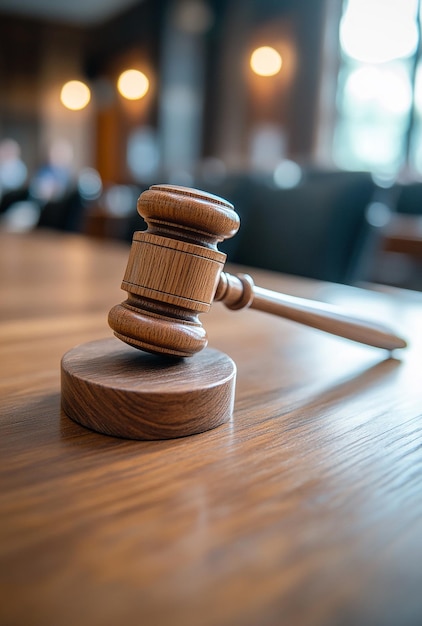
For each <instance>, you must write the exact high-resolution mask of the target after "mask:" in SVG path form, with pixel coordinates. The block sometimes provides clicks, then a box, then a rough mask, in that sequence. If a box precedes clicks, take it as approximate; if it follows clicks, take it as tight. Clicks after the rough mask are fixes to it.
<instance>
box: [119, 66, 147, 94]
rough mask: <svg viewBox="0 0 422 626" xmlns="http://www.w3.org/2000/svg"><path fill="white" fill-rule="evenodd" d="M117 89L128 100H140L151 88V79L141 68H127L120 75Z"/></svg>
mask: <svg viewBox="0 0 422 626" xmlns="http://www.w3.org/2000/svg"><path fill="white" fill-rule="evenodd" d="M117 89H118V90H119V92H120V93H121V95H122V96H123V97H124V98H127V99H128V100H140V98H143V97H144V96H145V94H146V93H147V91H148V89H149V80H148V78H147V77H146V76H145V74H144V73H143V72H140V71H139V70H126V71H125V72H122V74H120V76H119V80H118V81H117Z"/></svg>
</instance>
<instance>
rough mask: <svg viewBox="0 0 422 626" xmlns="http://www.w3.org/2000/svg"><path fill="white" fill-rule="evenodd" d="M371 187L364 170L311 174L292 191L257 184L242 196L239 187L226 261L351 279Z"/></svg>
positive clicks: (364, 236)
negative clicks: (237, 225) (235, 230)
mask: <svg viewBox="0 0 422 626" xmlns="http://www.w3.org/2000/svg"><path fill="white" fill-rule="evenodd" d="M374 191H375V184H374V182H373V179H372V177H371V175H370V174H369V173H366V172H350V173H349V175H347V173H344V172H342V173H341V175H338V176H336V175H335V174H333V176H327V175H326V174H324V176H321V177H318V176H314V177H312V179H311V180H306V179H305V180H304V181H303V182H302V183H300V184H299V185H297V186H296V187H294V188H292V189H275V188H270V187H269V186H268V185H263V184H259V183H255V184H253V185H249V187H248V189H247V190H246V191H245V193H244V194H241V193H240V190H238V191H237V196H238V198H239V203H240V204H239V205H236V207H235V208H236V209H237V210H238V211H239V213H240V215H241V218H243V219H242V223H241V229H240V232H239V234H238V235H237V236H236V237H237V243H236V246H235V247H234V248H233V250H232V251H229V259H228V260H229V261H232V262H234V263H239V264H242V265H249V266H252V267H258V268H264V269H269V270H274V271H278V272H285V273H288V274H295V275H300V276H306V277H310V278H316V279H321V280H327V281H332V282H340V283H353V282H354V281H355V280H357V279H358V278H359V277H360V276H359V271H360V270H361V263H360V262H361V260H362V258H363V256H362V255H363V253H364V249H365V244H366V243H367V242H368V239H369V235H370V232H371V227H370V225H369V223H368V222H367V220H366V217H365V214H366V209H367V206H368V204H369V203H370V202H371V199H372V197H373V194H374ZM235 195H236V194H235V193H233V194H232V198H233V199H234V198H235ZM242 195H243V197H241V196H242ZM228 199H229V200H230V199H231V198H230V196H229V198H228ZM242 203H244V204H242ZM230 252H231V253H230Z"/></svg>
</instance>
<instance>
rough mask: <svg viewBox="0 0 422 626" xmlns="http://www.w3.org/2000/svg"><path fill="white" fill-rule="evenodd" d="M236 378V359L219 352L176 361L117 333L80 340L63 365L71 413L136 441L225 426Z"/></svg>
mask: <svg viewBox="0 0 422 626" xmlns="http://www.w3.org/2000/svg"><path fill="white" fill-rule="evenodd" d="M235 382H236V366H235V364H234V363H233V361H232V360H231V359H230V358H229V357H228V356H227V355H226V354H224V353H223V352H219V351H218V350H212V349H210V348H208V349H206V350H203V351H202V352H200V353H199V354H198V355H196V356H195V358H193V359H173V358H170V357H165V356H163V355H153V354H147V353H146V352H141V351H140V350H134V349H133V348H132V347H130V346H127V345H125V344H123V343H122V342H121V341H117V339H115V338H113V337H110V338H107V339H102V340H99V341H98V340H97V341H91V342H88V343H85V344H82V345H80V346H76V348H72V350H69V352H67V353H66V354H65V355H64V357H63V359H62V363H61V396H62V408H63V410H64V411H65V413H66V415H68V416H69V417H71V418H72V419H74V420H75V421H76V422H78V423H79V424H82V425H83V426H87V427H88V428H92V429H93V430H96V431H98V432H101V433H104V434H106V435H114V436H116V437H127V438H129V439H148V440H151V439H172V438H175V437H185V436H186V435H194V434H197V433H202V432H204V431H205V430H210V429H212V428H216V427H217V426H221V424H224V423H225V422H228V421H229V420H230V418H231V417H232V414H233V404H234V395H235Z"/></svg>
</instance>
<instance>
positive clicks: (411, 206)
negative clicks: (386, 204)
mask: <svg viewBox="0 0 422 626" xmlns="http://www.w3.org/2000/svg"><path fill="white" fill-rule="evenodd" d="M394 191H395V193H396V201H395V206H394V209H395V210H396V211H397V213H405V214H407V215H422V183H416V182H415V183H408V184H401V185H399V184H397V185H395V188H394Z"/></svg>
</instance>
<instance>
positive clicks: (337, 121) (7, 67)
mask: <svg viewBox="0 0 422 626" xmlns="http://www.w3.org/2000/svg"><path fill="white" fill-rule="evenodd" d="M421 19H422V10H421V0H345V1H342V0H314V1H313V2H309V1H306V0H89V1H87V0H71V1H69V0H0V90H1V91H0V228H1V229H3V230H6V231H14V232H16V231H18V232H27V231H31V230H35V229H38V228H49V229H52V230H55V231H70V232H80V233H83V234H84V235H86V236H89V237H95V238H97V239H98V238H102V239H120V240H123V241H127V242H130V241H131V237H132V233H133V231H134V230H137V229H138V230H139V229H142V228H144V224H143V223H142V219H141V218H140V217H139V216H138V215H137V213H136V200H137V197H138V196H139V193H140V192H141V191H142V190H144V189H146V188H147V187H148V186H149V185H151V184H154V183H174V184H180V185H187V186H195V187H198V188H201V189H204V190H207V191H210V192H212V193H216V194H218V195H222V196H224V197H225V198H227V199H228V200H230V201H232V202H233V203H234V204H235V207H236V209H237V211H238V212H239V213H240V216H241V219H242V227H241V231H240V233H239V234H238V235H237V236H236V237H235V239H233V240H231V241H230V242H227V243H225V244H222V246H221V248H222V249H223V250H224V251H226V252H227V254H228V257H229V260H230V261H233V262H235V263H241V264H247V265H252V266H255V267H264V268H267V269H270V270H275V271H283V272H288V273H292V274H297V275H303V276H309V277H312V278H320V279H324V280H331V281H335V282H342V283H349V284H356V283H359V282H361V281H375V282H378V283H384V284H388V285H396V286H400V287H405V288H408V289H417V290H420V289H422V271H421V270H422V265H421V263H422V223H421V219H422V217H421V216H422V65H421Z"/></svg>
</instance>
